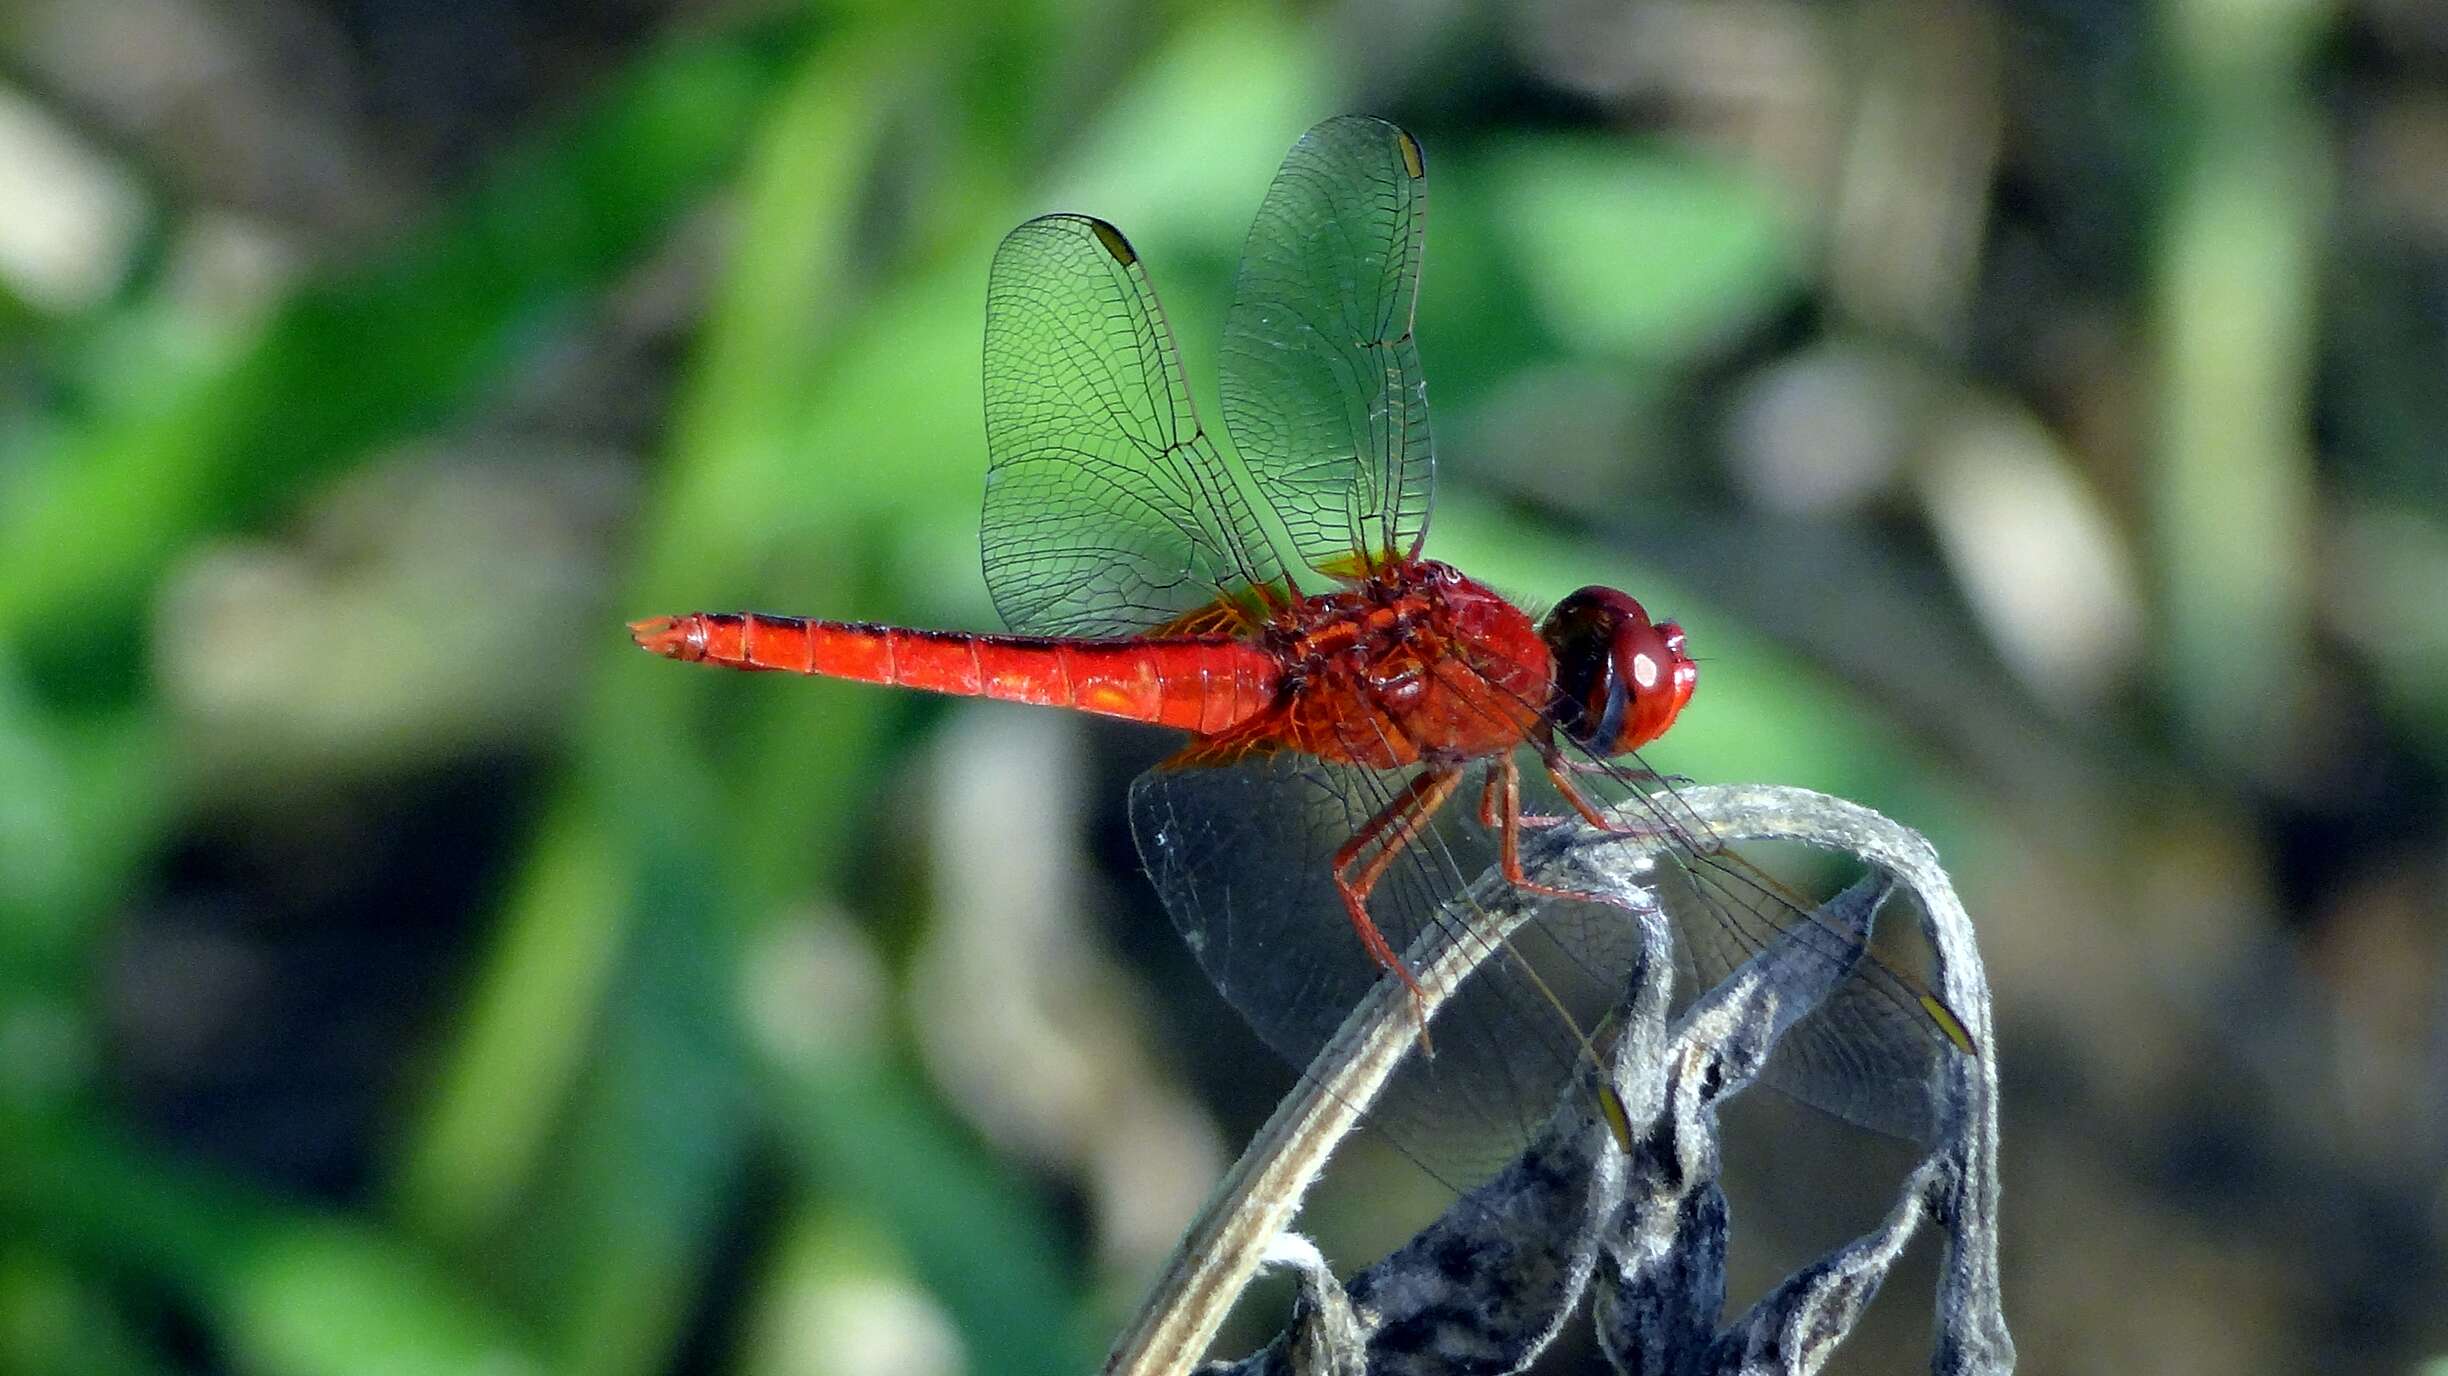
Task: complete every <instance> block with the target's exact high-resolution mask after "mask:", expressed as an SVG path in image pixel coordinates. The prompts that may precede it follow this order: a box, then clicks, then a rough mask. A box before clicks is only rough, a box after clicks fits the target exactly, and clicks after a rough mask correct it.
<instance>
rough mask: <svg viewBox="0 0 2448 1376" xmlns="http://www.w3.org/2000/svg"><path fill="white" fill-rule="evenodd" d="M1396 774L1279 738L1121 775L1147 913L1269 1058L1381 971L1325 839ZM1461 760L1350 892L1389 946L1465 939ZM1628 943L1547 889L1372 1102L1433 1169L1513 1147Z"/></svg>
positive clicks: (1344, 1007) (1345, 833) (1626, 929)
mask: <svg viewBox="0 0 2448 1376" xmlns="http://www.w3.org/2000/svg"><path fill="white" fill-rule="evenodd" d="M1407 782H1408V775H1407V773H1405V772H1401V771H1394V772H1383V771H1376V770H1366V769H1356V768H1352V767H1349V766H1342V765H1331V764H1325V763H1322V762H1320V761H1319V760H1317V759H1315V758H1313V757H1311V756H1308V755H1303V754H1298V753H1295V752H1291V751H1281V752H1276V753H1272V754H1264V755H1257V756H1252V757H1248V758H1245V759H1243V760H1241V761H1238V762H1236V763H1233V764H1230V765H1225V766H1221V767H1215V768H1199V767H1193V768H1165V767H1160V768H1157V769H1154V770H1151V771H1149V772H1148V773H1146V774H1144V775H1142V776H1141V777H1140V778H1139V780H1138V782H1137V783H1136V784H1134V785H1133V787H1132V789H1131V826H1132V830H1133V832H1134V833H1135V835H1136V837H1137V839H1138V843H1139V853H1140V856H1141V858H1142V861H1143V862H1144V863H1145V864H1146V866H1147V868H1148V872H1149V874H1150V876H1151V877H1152V878H1153V879H1154V880H1155V883H1156V887H1157V889H1158V891H1159V892H1160V893H1161V894H1162V895H1163V897H1164V903H1165V908H1166V910H1167V911H1168V912H1169V913H1170V914H1171V916H1172V918H1173V920H1174V923H1175V925H1176V926H1177V927H1179V928H1180V930H1181V933H1182V936H1183V939H1184V940H1185V942H1186V943H1187V944H1188V945H1189V947H1190V949H1191V951H1192V952H1193V954H1195V955H1196V957H1197V958H1198V960H1199V963H1200V965H1201V966H1202V967H1203V968H1204V970H1205V971H1206V973H1207V976H1208V978H1209V979H1210V980H1211V981H1212V982H1213V983H1214V984H1215V986H1216V988H1217V989H1218V990H1219V991H1220V992H1221V993H1222V994H1223V995H1224V997H1225V1000H1226V1001H1227V1002H1229V1003H1230V1004H1232V1006H1233V1007H1234V1008H1235V1009H1236V1010H1237V1011H1238V1012H1240V1014H1241V1015H1242V1017H1243V1018H1244V1019H1245V1020H1247V1021H1248V1022H1249V1024H1250V1026H1251V1027H1252V1028H1253V1029H1255V1030H1256V1031H1257V1033H1258V1034H1259V1036H1260V1038H1261V1039H1262V1040H1264V1041H1265V1042H1266V1043H1267V1044H1268V1046H1269V1047H1271V1048H1272V1049H1273V1050H1274V1051H1275V1052H1276V1053H1277V1054H1278V1055H1280V1056H1282V1057H1283V1058H1284V1059H1285V1060H1286V1061H1287V1062H1289V1063H1290V1064H1292V1065H1293V1066H1294V1067H1296V1068H1298V1067H1305V1066H1307V1065H1308V1064H1309V1062H1310V1060H1311V1059H1312V1057H1313V1056H1314V1055H1315V1054H1316V1052H1317V1051H1318V1049H1319V1048H1320V1047H1322V1046H1324V1045H1325V1043H1326V1042H1327V1040H1328V1039H1329V1038H1330V1037H1332V1036H1333V1034H1334V1032H1335V1030H1336V1029H1337V1028H1338V1027H1340V1026H1341V1025H1342V1022H1343V1020H1344V1018H1345V1016H1346V1015H1348V1014H1349V1013H1350V1012H1351V1010H1352V1007H1353V1006H1354V1005H1355V1004H1357V1003H1358V1002H1359V1001H1360V999H1361V998H1362V996H1363V995H1365V994H1366V993H1367V992H1368V989H1369V987H1370V986H1371V985H1372V984H1374V983H1375V982H1376V981H1378V980H1379V979H1380V978H1382V977H1384V971H1383V970H1381V969H1380V968H1379V967H1378V966H1377V965H1376V964H1375V962H1373V961H1372V960H1371V959H1370V958H1369V957H1368V956H1367V954H1366V953H1365V952H1364V951H1363V949H1362V947H1361V944H1360V940H1359V938H1358V936H1357V935H1355V934H1354V932H1353V930H1352V927H1351V924H1350V923H1349V922H1348V921H1346V920H1345V918H1344V915H1343V907H1342V903H1341V899H1340V897H1339V896H1338V894H1337V893H1336V890H1335V886H1334V878H1333V873H1334V856H1335V852H1336V851H1337V849H1338V848H1339V847H1341V846H1342V845H1343V844H1344V843H1345V842H1346V841H1348V840H1349V839H1350V838H1351V837H1352V836H1353V835H1354V834H1356V833H1358V832H1360V831H1361V830H1362V829H1363V828H1364V827H1365V826H1366V825H1367V824H1368V822H1369V821H1370V819H1371V818H1373V817H1375V816H1376V815H1377V814H1378V812H1380V811H1381V810H1382V809H1384V808H1385V807H1386V806H1388V805H1389V804H1390V803H1391V802H1392V801H1393V800H1394V798H1395V797H1396V796H1397V795H1398V794H1399V793H1400V792H1401V790H1402V789H1403V786H1404V785H1405V784H1406V783H1407ZM1479 787H1480V776H1479V774H1478V773H1477V772H1476V771H1472V772H1470V773H1468V774H1466V775H1465V776H1464V779H1463V783H1462V787H1461V788H1460V789H1459V790H1458V791H1457V792H1456V794H1455V795H1454V797H1453V799H1452V800H1451V801H1449V802H1448V803H1447V804H1446V806H1445V807H1444V809H1443V810H1442V811H1441V812H1440V813H1439V814H1438V815H1437V816H1436V817H1435V818H1434V819H1433V821H1432V822H1431V824H1430V826H1429V828H1428V830H1427V831H1426V832H1425V833H1423V834H1422V835H1421V836H1419V837H1418V838H1417V839H1415V840H1414V841H1412V843H1411V844H1410V845H1408V846H1406V847H1404V848H1403V849H1402V850H1401V851H1400V852H1399V853H1398V854H1397V856H1396V857H1395V859H1394V860H1393V862H1392V863H1390V864H1389V865H1388V866H1387V867H1386V869H1385V871H1384V873H1383V875H1382V876H1381V877H1380V878H1379V880H1378V882H1377V885H1376V887H1375V889H1374V891H1373V892H1372V893H1371V894H1370V895H1369V899H1368V911H1369V915H1370V917H1371V919H1372V920H1373V921H1374V922H1375V923H1376V925H1377V926H1378V928H1379V929H1380V930H1381V931H1382V932H1383V933H1384V935H1385V937H1386V940H1387V941H1388V942H1389V943H1390V944H1391V945H1392V946H1393V947H1394V949H1395V950H1397V951H1410V950H1416V949H1417V948H1418V944H1419V941H1420V938H1421V937H1422V935H1423V934H1424V933H1426V932H1427V931H1428V930H1429V929H1430V928H1431V927H1436V926H1442V927H1445V928H1447V929H1448V930H1454V931H1457V932H1458V933H1459V934H1460V939H1461V940H1464V941H1471V940H1484V938H1483V937H1481V936H1480V935H1478V933H1479V932H1480V931H1481V930H1482V929H1483V925H1484V924H1482V923H1479V922H1477V921H1476V920H1475V919H1476V918H1477V916H1478V915H1477V914H1476V913H1475V912H1474V910H1473V909H1471V907H1470V906H1469V902H1470V900H1469V896H1468V891H1469V889H1470V886H1471V884H1472V883H1473V882H1474V881H1476V880H1478V879H1479V878H1480V877H1481V876H1482V875H1484V874H1485V873H1486V872H1487V870H1488V868H1489V867H1490V866H1491V865H1493V864H1494V862H1495V847H1494V844H1493V842H1492V840H1491V838H1490V837H1489V836H1488V835H1487V834H1486V832H1485V831H1484V830H1482V829H1481V828H1480V826H1479V825H1478V822H1477V819H1476V817H1475V813H1476V803H1477V800H1478V796H1479V794H1478V789H1479ZM1639 949H1640V933H1639V931H1638V929H1637V927H1636V926H1635V925H1634V920H1633V919H1632V918H1631V917H1630V916H1629V915H1628V914H1626V913H1623V912H1619V911H1616V910H1614V909H1610V908H1601V907H1595V906H1592V905H1584V904H1576V903H1557V904H1549V905H1547V906H1546V907H1544V908H1542V909H1541V910H1540V911H1539V912H1538V913H1537V914H1536V915H1535V916H1534V917H1533V918H1532V919H1531V920H1530V921H1529V922H1526V923H1524V924H1523V925H1522V926H1520V927H1519V928H1517V929H1515V931H1514V934H1513V936H1512V938H1511V939H1510V941H1509V942H1508V943H1507V947H1506V949H1505V950H1504V951H1502V952H1495V953H1491V954H1490V955H1489V956H1487V957H1486V958H1485V959H1483V960H1482V961H1481V962H1480V964H1479V966H1478V968H1477V970H1476V971H1475V972H1474V973H1473V974H1472V975H1471V977H1470V979H1469V980H1468V981H1467V982H1465V984H1464V985H1463V986H1462V987H1461V989H1460V990H1458V991H1457V992H1456V993H1455V995H1454V996H1453V997H1452V998H1450V999H1449V1000H1448V1001H1447V1002H1446V1003H1445V1005H1444V1006H1443V1007H1442V1008H1441V1009H1440V1010H1439V1011H1438V1013H1437V1015H1436V1022H1435V1026H1434V1036H1435V1043H1436V1048H1437V1054H1436V1056H1435V1057H1434V1058H1433V1059H1431V1060H1427V1061H1422V1060H1420V1058H1418V1057H1416V1056H1414V1057H1412V1058H1411V1061H1410V1063H1408V1064H1407V1065H1406V1066H1405V1068H1404V1069H1403V1070H1402V1071H1401V1072H1400V1073H1399V1074H1398V1075H1397V1077H1396V1079H1395V1081H1394V1082H1393V1084H1392V1085H1390V1086H1389V1088H1388V1090H1387V1092H1386V1095H1385V1097H1384V1098H1383V1099H1381V1100H1380V1101H1379V1103H1378V1104H1377V1106H1376V1107H1375V1108H1374V1109H1373V1110H1372V1111H1371V1115H1370V1116H1371V1119H1372V1121H1373V1122H1374V1123H1375V1125H1376V1126H1378V1127H1379V1128H1381V1129H1383V1130H1384V1131H1385V1132H1386V1133H1387V1134H1388V1135H1389V1136H1390V1137H1391V1139H1392V1140H1393V1141H1394V1143H1395V1144H1396V1145H1398V1146H1399V1147H1400V1148H1401V1149H1402V1150H1403V1151H1404V1152H1405V1153H1407V1154H1409V1155H1411V1156H1412V1157H1413V1158H1414V1159H1415V1160H1418V1161H1419V1162H1420V1163H1421V1164H1422V1165H1424V1166H1426V1167H1427V1168H1428V1169H1430V1170H1431V1171H1433V1172H1435V1173H1437V1174H1439V1175H1440V1176H1442V1177H1444V1178H1446V1179H1447V1180H1448V1182H1449V1183H1463V1182H1466V1181H1467V1180H1469V1179H1475V1178H1477V1177H1478V1176H1480V1175H1481V1174H1483V1173H1484V1172H1486V1171H1487V1170H1489V1169H1491V1168H1493V1167H1494V1166H1496V1165H1498V1164H1500V1163H1501V1162H1502V1161H1504V1160H1505V1159H1507V1158H1509V1157H1510V1156H1511V1155H1512V1154H1513V1153H1515V1152H1516V1151H1518V1150H1519V1149H1520V1146H1521V1144H1522V1143H1523V1142H1525V1141H1527V1140H1529V1139H1530V1137H1531V1136H1532V1135H1534V1134H1535V1132H1536V1131H1537V1129H1538V1127H1539V1126H1540V1124H1541V1123H1542V1122H1543V1121H1544V1120H1545V1119H1546V1118H1547V1116H1548V1115H1549V1114H1550V1113H1551V1112H1552V1111H1553V1110H1554V1108H1555V1105H1556V1101H1557V1096H1558V1095H1559V1094H1560V1093H1561V1092H1562V1091H1563V1089H1564V1086H1565V1085H1566V1083H1567V1081H1568V1080H1569V1078H1570V1076H1571V1075H1572V1074H1573V1072H1574V1070H1575V1068H1576V1066H1577V1064H1578V1060H1577V1058H1578V1057H1579V1056H1580V1055H1581V1054H1582V1050H1581V1044H1580V1041H1579V1040H1578V1037H1577V1035H1576V1029H1582V1030H1587V1029H1592V1028H1595V1027H1596V1026H1597V1025H1598V1024H1599V1022H1600V1021H1601V1020H1602V1019H1603V1017H1604V1016H1605V1014H1606V1012H1607V1011H1608V1010H1609V1009H1610V1008H1612V1007H1613V1005H1614V1002H1615V1000H1616V999H1617V998H1619V997H1620V995H1621V990H1622V986H1623V983H1624V981H1625V979H1626V977H1627V975H1628V972H1629V970H1630V969H1631V968H1632V962H1633V961H1634V959H1635V958H1636V957H1637V954H1638V952H1639Z"/></svg>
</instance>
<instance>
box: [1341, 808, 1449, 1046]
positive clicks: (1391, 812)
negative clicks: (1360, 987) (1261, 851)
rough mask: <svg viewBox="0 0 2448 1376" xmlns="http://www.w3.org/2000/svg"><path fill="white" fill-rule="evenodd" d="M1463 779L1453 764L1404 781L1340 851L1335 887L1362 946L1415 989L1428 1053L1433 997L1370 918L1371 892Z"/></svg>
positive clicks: (1414, 1000) (1413, 995)
mask: <svg viewBox="0 0 2448 1376" xmlns="http://www.w3.org/2000/svg"><path fill="white" fill-rule="evenodd" d="M1461 781H1462V771H1461V770H1460V769H1458V768H1454V767H1451V766H1438V767H1432V768H1428V769H1423V770H1421V771H1420V772H1419V773H1418V774H1417V775H1415V776H1413V777H1412V780H1411V782H1410V783H1408V784H1405V785H1404V786H1403V790H1402V792H1400V793H1398V794H1396V795H1394V800H1393V801H1392V802H1390V803H1387V804H1386V805H1385V807H1384V808H1383V809H1382V810H1380V811H1379V812H1378V814H1377V815H1376V816H1374V817H1371V818H1370V819H1368V821H1367V823H1365V824H1364V825H1363V826H1362V827H1361V828H1360V830H1359V831H1357V832H1355V833H1353V835H1352V838H1351V839H1350V840H1349V841H1346V842H1344V843H1343V846H1342V848H1341V849H1339V850H1337V851H1336V852H1335V853H1334V882H1335V889H1336V891H1337V892H1339V893H1341V894H1342V895H1343V909H1344V911H1345V913H1347V914H1348V915H1349V916H1350V917H1351V924H1352V930H1353V931H1354V932H1357V933H1358V934H1359V936H1360V945H1361V947H1362V948H1363V949H1365V950H1366V951H1367V952H1368V953H1369V958H1370V959H1371V960H1374V961H1376V962H1377V964H1378V965H1379V966H1381V967H1383V968H1384V969H1386V970H1389V971H1392V972H1393V974H1394V977H1395V978H1397V979H1399V980H1401V981H1402V982H1403V987H1405V988H1407V989H1409V990H1410V991H1411V1007H1412V1011H1413V1012H1414V1013H1415V1014H1416V1015H1417V1017H1418V1019H1419V1043H1420V1051H1421V1053H1422V1054H1426V1055H1433V1054H1435V1052H1434V1050H1433V1048H1431V1047H1430V1046H1429V1044H1428V996H1427V995H1426V994H1425V993H1423V992H1422V991H1421V990H1420V986H1419V980H1417V979H1416V978H1414V977H1413V976H1412V974H1411V969H1410V967H1409V966H1407V965H1405V964H1403V960H1402V957H1401V956H1399V955H1397V954H1395V951H1394V948H1393V947H1392V946H1391V945H1389V944H1387V942H1386V939H1385V933H1383V932H1381V931H1379V930H1377V924H1376V923H1375V922H1372V921H1370V920H1369V915H1368V896H1369V891H1370V890H1371V889H1374V888H1376V887H1377V881H1378V880H1379V879H1381V878H1383V877H1384V875H1385V872H1386V867H1387V866H1389V865H1392V864H1393V863H1394V857H1396V856H1398V855H1400V854H1402V851H1403V848H1404V847H1405V846H1408V845H1410V844H1411V842H1412V841H1414V840H1416V839H1417V838H1418V837H1419V834H1420V833H1421V832H1423V831H1425V830H1427V829H1428V823H1429V822H1430V821H1431V820H1433V819H1434V818H1435V817H1436V814H1437V809H1438V808H1441V807H1443V806H1444V805H1445V800H1446V799H1447V798H1449V797H1451V796H1453V791H1454V786H1455V785H1456V784H1458V783H1460V782H1461ZM1372 844H1374V845H1376V846H1377V853H1376V854H1374V855H1372V856H1370V857H1369V858H1368V859H1367V860H1366V861H1361V860H1360V853H1361V852H1362V851H1364V850H1367V849H1368V848H1369V846H1370V845H1372ZM1355 863H1357V864H1358V865H1359V869H1358V870H1357V871H1356V872H1354V873H1352V874H1349V875H1346V874H1345V873H1344V871H1346V870H1350V869H1352V867H1353V865H1354V864H1355Z"/></svg>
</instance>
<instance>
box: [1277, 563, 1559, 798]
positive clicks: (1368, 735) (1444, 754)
mask: <svg viewBox="0 0 2448 1376" xmlns="http://www.w3.org/2000/svg"><path fill="white" fill-rule="evenodd" d="M1268 640H1269V648H1270V649H1272V650H1273V651H1274V652H1275V653H1276V654H1277V656H1278V657H1279V660H1280V662H1281V663H1282V665H1283V674H1282V680H1281V682H1282V685H1283V688H1282V691H1283V693H1284V696H1285V712H1286V719H1287V720H1288V721H1289V722H1290V723H1291V724H1292V726H1293V727H1294V729H1295V731H1296V732H1297V733H1298V735H1299V738H1300V739H1299V744H1300V746H1301V748H1303V749H1305V750H1308V751H1310V752H1311V753H1313V754H1317V755H1320V756H1322V757H1325V758H1328V759H1335V760H1340V761H1344V762H1347V763H1352V764H1359V765H1366V766H1369V767H1372V768H1378V769H1393V768H1400V767H1403V766H1407V765H1412V764H1417V763H1420V762H1422V761H1458V760H1466V759H1475V758H1479V757H1482V756H1486V755H1491V754H1496V753H1500V752H1503V751H1507V750H1511V749H1512V748H1514V747H1516V746H1518V745H1520V744H1521V742H1522V740H1523V739H1524V734H1525V732H1526V731H1529V730H1532V729H1534V728H1535V727H1536V726H1537V724H1538V722H1539V720H1540V713H1541V711H1542V710H1543V708H1544V706H1545V704H1546V702H1547V699H1548V696H1549V691H1550V689H1549V677H1550V676H1549V672H1548V655H1547V647H1546V643H1545V642H1544V641H1542V640H1541V639H1540V637H1539V634H1538V628H1537V626H1536V625H1535V624H1534V623H1532V621H1531V620H1530V618H1529V616H1528V615H1527V614H1526V613H1524V612H1523V611H1522V610H1521V609H1520V608H1518V607H1516V606H1514V605H1513V604H1512V603H1510V602H1508V601H1506V600H1505V599H1504V598H1503V597H1501V596H1499V595H1497V594H1496V593H1495V592H1493V591H1491V590H1490V589H1488V588H1487V587H1486V586H1484V585H1482V584H1480V583H1477V582H1475V581H1473V580H1472V579H1469V578H1466V577H1464V576H1463V575H1462V574H1461V573H1459V572H1457V571H1455V570H1454V569H1453V568H1451V567H1450V566H1448V565H1444V564H1439V563H1434V562H1430V561H1398V562H1396V563H1393V564H1390V565H1388V566H1386V567H1384V568H1381V569H1378V570H1376V571H1374V572H1372V573H1371V574H1370V576H1368V577H1367V578H1365V579H1361V580H1358V581H1356V582H1354V583H1352V584H1350V585H1348V586H1346V587H1344V588H1341V589H1338V590H1337V591H1334V592H1330V593H1324V594H1320V595H1318V596H1314V597H1309V598H1305V599H1303V600H1302V601H1300V602H1298V603H1296V604H1294V605H1293V606H1292V607H1290V608H1287V609H1286V610H1285V611H1284V612H1283V613H1282V614H1281V615H1279V616H1278V618H1277V620H1276V622H1275V624H1274V626H1272V627H1270V633H1269V636H1268Z"/></svg>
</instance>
